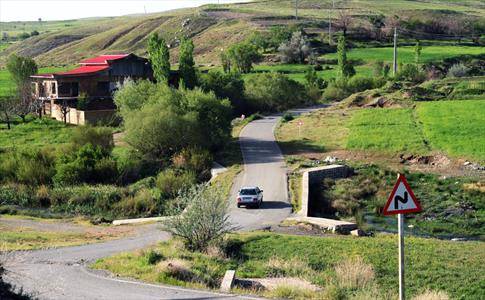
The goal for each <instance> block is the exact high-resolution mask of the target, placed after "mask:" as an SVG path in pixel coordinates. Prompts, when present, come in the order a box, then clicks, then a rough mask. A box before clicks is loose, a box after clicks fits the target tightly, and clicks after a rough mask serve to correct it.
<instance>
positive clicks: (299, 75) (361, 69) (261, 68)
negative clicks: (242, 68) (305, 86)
mask: <svg viewBox="0 0 485 300" xmlns="http://www.w3.org/2000/svg"><path fill="white" fill-rule="evenodd" d="M309 68H312V66H309V65H302V64H294V65H290V64H281V65H256V66H254V70H253V71H252V72H251V73H248V74H243V79H245V80H247V79H248V78H251V77H253V76H255V75H256V74H258V73H264V72H280V73H284V74H286V75H288V77H290V78H291V79H293V80H296V81H298V82H300V83H305V82H306V79H305V73H306V71H307V70H308V69H309ZM355 71H356V73H357V74H358V75H363V76H371V75H372V68H371V67H370V66H356V67H355ZM317 74H318V76H319V77H321V78H323V79H325V80H330V79H332V78H335V77H336V74H337V70H336V69H335V66H332V69H330V70H322V71H317Z"/></svg>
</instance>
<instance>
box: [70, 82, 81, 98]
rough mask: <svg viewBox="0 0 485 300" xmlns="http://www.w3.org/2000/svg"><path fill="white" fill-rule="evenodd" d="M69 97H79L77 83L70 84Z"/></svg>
mask: <svg viewBox="0 0 485 300" xmlns="http://www.w3.org/2000/svg"><path fill="white" fill-rule="evenodd" d="M71 96H73V97H77V96H79V82H73V83H71Z"/></svg>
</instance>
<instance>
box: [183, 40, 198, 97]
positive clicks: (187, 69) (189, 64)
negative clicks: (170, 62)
mask: <svg viewBox="0 0 485 300" xmlns="http://www.w3.org/2000/svg"><path fill="white" fill-rule="evenodd" d="M179 72H180V79H181V80H182V82H183V85H184V86H185V87H186V88H188V89H193V88H194V87H195V86H196V85H197V73H196V70H195V62H194V43H193V42H192V40H191V39H187V38H184V39H182V42H181V43H180V55H179Z"/></svg>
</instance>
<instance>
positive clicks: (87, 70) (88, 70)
mask: <svg viewBox="0 0 485 300" xmlns="http://www.w3.org/2000/svg"><path fill="white" fill-rule="evenodd" d="M108 68H109V66H107V65H104V66H103V65H102V66H81V67H79V68H76V69H74V70H70V71H67V72H59V73H54V74H53V75H55V76H76V75H78V76H82V75H90V74H94V73H97V72H100V71H104V70H107V69H108Z"/></svg>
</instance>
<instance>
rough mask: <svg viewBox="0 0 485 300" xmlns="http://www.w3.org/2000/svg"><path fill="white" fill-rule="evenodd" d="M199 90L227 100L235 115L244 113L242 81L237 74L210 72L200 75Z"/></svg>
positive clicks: (244, 103)
mask: <svg viewBox="0 0 485 300" xmlns="http://www.w3.org/2000/svg"><path fill="white" fill-rule="evenodd" d="M201 88H202V90H204V91H205V92H210V91H212V92H214V94H216V96H217V97H218V98H219V99H225V98H227V99H229V101H231V105H232V107H233V112H234V114H235V115H240V114H242V113H245V111H246V102H245V99H244V80H243V79H242V77H241V75H240V74H239V73H234V72H231V73H222V72H220V71H214V70H211V71H209V72H208V73H207V74H203V75H202V77H201Z"/></svg>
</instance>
